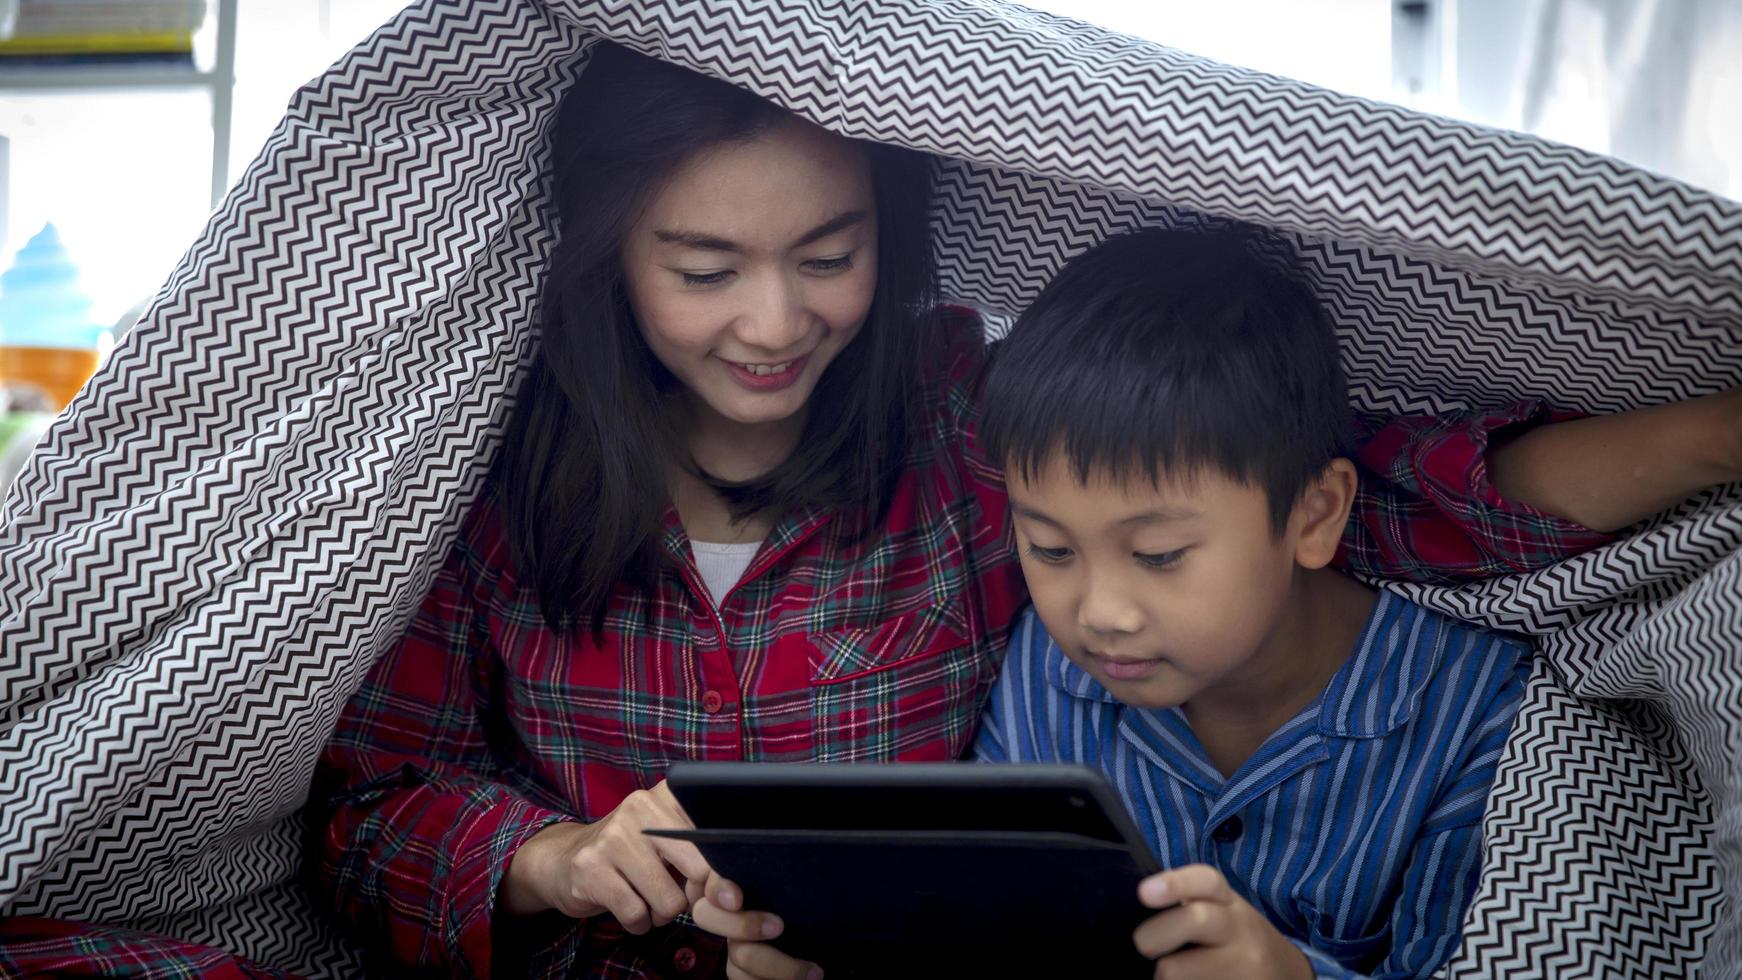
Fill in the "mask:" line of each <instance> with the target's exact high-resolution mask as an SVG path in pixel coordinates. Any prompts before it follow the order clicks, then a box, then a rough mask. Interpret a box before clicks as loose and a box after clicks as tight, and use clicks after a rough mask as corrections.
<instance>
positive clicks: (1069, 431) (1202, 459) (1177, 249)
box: [980, 225, 1351, 533]
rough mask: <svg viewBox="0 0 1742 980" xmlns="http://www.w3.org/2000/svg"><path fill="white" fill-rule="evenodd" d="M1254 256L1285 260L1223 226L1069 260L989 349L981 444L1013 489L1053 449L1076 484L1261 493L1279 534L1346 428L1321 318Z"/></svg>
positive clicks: (1113, 246)
mask: <svg viewBox="0 0 1742 980" xmlns="http://www.w3.org/2000/svg"><path fill="white" fill-rule="evenodd" d="M1255 248H1256V249H1261V250H1262V251H1263V252H1264V253H1267V254H1270V255H1283V256H1288V257H1290V258H1292V253H1291V252H1290V251H1289V249H1288V248H1287V246H1286V245H1284V244H1283V243H1282V242H1280V241H1279V240H1277V239H1275V238H1274V237H1272V236H1267V235H1265V234H1264V233H1262V232H1260V231H1258V230H1257V229H1254V228H1251V227H1248V226H1241V225H1235V226H1229V227H1224V228H1219V229H1211V230H1203V231H1188V230H1184V229H1151V230H1147V231H1140V232H1135V233H1133V234H1129V235H1123V236H1121V237H1118V238H1112V239H1108V240H1107V241H1105V242H1103V243H1101V244H1100V245H1097V246H1096V247H1094V248H1092V249H1090V250H1089V251H1087V252H1085V253H1083V254H1082V255H1080V256H1078V257H1077V258H1075V259H1073V260H1071V261H1070V262H1069V263H1067V264H1066V265H1065V267H1064V268H1063V269H1062V270H1060V271H1059V274H1058V276H1057V277H1056V278H1054V279H1053V281H1052V282H1051V283H1049V284H1048V285H1047V287H1046V289H1045V290H1043V291H1042V292H1041V294H1040V296H1039V298H1037V299H1036V300H1035V301H1034V304H1033V305H1032V306H1030V307H1029V308H1028V310H1027V312H1025V313H1023V314H1022V316H1021V317H1020V318H1019V319H1018V320H1017V321H1016V325H1015V327H1013V328H1012V329H1011V331H1010V334H1009V336H1008V337H1006V338H1005V339H1004V340H1003V341H1002V342H1000V343H999V344H998V345H996V347H994V348H993V354H992V361H991V364H990V366H989V367H988V369H987V373H986V378H985V386H984V390H983V392H982V406H983V416H982V419H981V423H980V441H981V444H982V445H983V446H984V447H985V448H986V450H987V451H988V452H989V453H990V454H991V456H992V458H993V459H994V460H996V461H998V462H1000V463H1003V464H1004V465H1006V466H1009V467H1013V468H1015V469H1016V470H1017V471H1018V472H1019V473H1021V474H1022V475H1023V476H1024V477H1025V478H1032V477H1033V476H1034V475H1035V474H1036V473H1037V472H1038V471H1039V470H1040V469H1041V468H1043V467H1044V466H1045V465H1046V464H1047V462H1048V461H1049V460H1050V459H1051V457H1052V454H1053V453H1055V452H1057V451H1059V450H1061V449H1062V450H1063V451H1064V452H1065V453H1066V458H1067V459H1068V460H1069V462H1070V464H1071V466H1072V467H1073V468H1074V470H1075V472H1076V475H1077V478H1078V479H1080V480H1083V481H1085V482H1087V481H1088V479H1089V476H1090V474H1091V473H1096V474H1097V475H1100V474H1105V475H1107V476H1110V477H1111V478H1113V479H1114V480H1118V481H1124V480H1128V479H1132V478H1135V477H1136V476H1138V475H1139V474H1142V475H1143V476H1145V477H1147V478H1148V479H1149V480H1150V482H1152V483H1154V482H1158V481H1159V480H1160V478H1161V477H1162V475H1163V474H1164V473H1165V474H1167V475H1169V476H1170V477H1177V476H1186V477H1189V476H1190V475H1191V474H1194V473H1197V472H1199V471H1201V470H1203V469H1205V468H1208V469H1211V470H1214V471H1216V472H1219V473H1222V474H1224V475H1226V476H1227V477H1229V478H1231V479H1234V480H1237V481H1239V482H1241V483H1243V484H1246V485H1247V486H1253V487H1258V488H1260V489H1262V490H1264V492H1265V493H1266V494H1267V495H1268V497H1269V500H1270V523H1271V528H1272V530H1273V531H1274V532H1275V533H1281V532H1282V530H1283V529H1284V528H1286V527H1287V525H1288V518H1289V514H1290V513H1291V511H1292V510H1293V508H1294V504H1295V502H1296V501H1297V500H1298V499H1299V498H1300V495H1301V493H1302V491H1303V490H1305V488H1306V487H1307V485H1308V482H1309V481H1310V480H1312V479H1313V478H1314V477H1316V476H1317V475H1318V474H1319V473H1321V472H1322V471H1323V470H1324V467H1325V466H1326V465H1327V464H1328V463H1330V461H1331V460H1332V459H1334V458H1336V457H1338V456H1345V455H1348V450H1349V443H1348V440H1349V431H1350V424H1351V420H1350V414H1349V405H1348V394H1347V391H1346V390H1345V388H1344V383H1343V372H1342V368H1341V366H1340V365H1339V363H1338V353H1337V338H1336V334H1335V332H1334V331H1333V330H1332V328H1331V324H1330V321H1329V318H1328V317H1327V316H1326V315H1325V312H1324V310H1323V308H1322V307H1321V306H1320V305H1319V303H1318V301H1317V300H1316V299H1315V298H1314V296H1313V294H1312V292H1311V291H1310V290H1308V289H1307V287H1306V286H1304V285H1302V284H1301V283H1300V282H1298V281H1296V280H1295V279H1293V278H1291V277H1290V276H1289V275H1287V274H1285V273H1283V272H1281V271H1278V270H1277V269H1276V268H1274V267H1273V266H1272V265H1269V264H1266V263H1265V262H1264V261H1261V260H1260V259H1258V258H1256V257H1254V249H1255Z"/></svg>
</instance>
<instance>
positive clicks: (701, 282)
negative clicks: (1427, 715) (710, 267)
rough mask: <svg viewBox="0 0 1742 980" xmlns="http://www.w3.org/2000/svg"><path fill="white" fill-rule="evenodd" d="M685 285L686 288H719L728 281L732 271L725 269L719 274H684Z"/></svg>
mask: <svg viewBox="0 0 1742 980" xmlns="http://www.w3.org/2000/svg"><path fill="white" fill-rule="evenodd" d="M680 274H681V275H682V276H683V284H684V285H686V286H718V285H719V284H720V283H723V282H725V281H726V278H727V277H728V276H730V275H731V274H732V270H730V269H723V270H721V271H719V272H684V273H680Z"/></svg>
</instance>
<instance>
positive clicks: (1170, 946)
mask: <svg viewBox="0 0 1742 980" xmlns="http://www.w3.org/2000/svg"><path fill="white" fill-rule="evenodd" d="M1137 897H1138V899H1139V900H1140V901H1142V902H1143V904H1144V905H1145V906H1146V907H1148V908H1152V909H1163V911H1162V912H1160V913H1159V914H1157V915H1155V916H1153V917H1152V918H1150V919H1148V920H1147V921H1145V922H1144V923H1143V924H1142V925H1140V926H1138V927H1137V932H1136V933H1134V934H1133V936H1132V938H1133V939H1134V940H1136V942H1137V951H1138V952H1140V953H1142V954H1143V955H1144V956H1147V957H1149V958H1150V959H1153V960H1155V977H1156V980H1200V978H1201V980H1222V978H1225V977H1242V978H1246V980H1297V978H1298V980H1312V976H1313V968H1312V964H1311V963H1309V962H1308V961H1307V958H1306V954H1305V953H1302V952H1301V951H1300V950H1299V949H1297V948H1296V947H1295V945H1294V944H1293V943H1291V942H1289V941H1288V940H1287V939H1286V938H1284V937H1283V935H1282V933H1280V932H1277V931H1276V927H1275V926H1273V925H1271V924H1270V920H1268V919H1266V918H1265V917H1264V913H1262V912H1260V911H1258V910H1257V909H1255V908H1253V907H1252V905H1251V904H1250V903H1248V902H1247V901H1246V900H1245V899H1243V898H1241V897H1240V896H1239V895H1238V894H1237V893H1236V892H1235V891H1234V889H1232V888H1230V887H1229V886H1228V880H1227V879H1226V878H1223V877H1222V873H1221V872H1220V871H1217V870H1216V869H1215V868H1212V867H1210V866H1209V865H1207V864H1192V865H1187V866H1186V867H1183V868H1175V869H1174V870H1172V871H1163V872H1162V873H1161V874H1158V875H1151V876H1150V877H1148V878H1145V879H1144V880H1143V883H1142V884H1141V885H1139V886H1137ZM1188 944H1190V946H1191V947H1192V948H1190V949H1185V948H1183V947H1185V946H1187V945H1188Z"/></svg>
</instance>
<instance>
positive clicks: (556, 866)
mask: <svg viewBox="0 0 1742 980" xmlns="http://www.w3.org/2000/svg"><path fill="white" fill-rule="evenodd" d="M691 826H693V825H692V824H691V823H690V819H689V817H688V816H686V815H685V814H684V812H683V809H682V808H681V807H679V806H678V805H677V800H675V799H673V798H672V795H671V790H669V789H667V788H666V786H665V783H663V782H662V783H660V784H659V785H658V786H655V787H653V788H652V789H645V790H639V791H637V792H634V793H631V794H629V796H628V797H626V798H625V799H624V800H623V802H622V803H620V804H618V806H617V808H616V809H615V810H612V811H611V812H610V813H608V814H606V815H605V817H604V818H603V819H601V820H596V821H594V822H593V823H590V824H581V823H558V824H552V825H550V826H549V827H546V828H545V829H543V830H541V831H539V832H538V833H537V834H534V835H533V836H532V837H531V838H529V839H528V840H527V841H526V843H524V844H522V845H521V846H520V849H519V850H518V851H515V852H514V857H513V859H512V860H511V861H509V863H508V874H507V876H506V878H504V880H503V882H502V908H503V909H504V910H505V911H507V912H509V913H510V914H514V915H530V914H532V913H535V912H543V911H546V910H548V909H556V910H557V911H559V912H561V913H563V914H564V915H567V916H571V917H573V918H577V919H584V918H587V917H589V916H594V915H599V914H601V913H605V912H609V913H610V914H611V915H614V916H616V918H617V921H618V922H619V923H620V924H622V926H623V928H624V929H626V930H628V931H630V932H633V933H637V934H639V933H644V932H646V931H647V930H649V929H651V928H653V927H654V926H662V925H665V924H666V923H667V922H670V921H671V920H673V919H675V918H677V917H678V916H679V915H681V914H683V913H684V912H686V911H688V910H689V908H690V904H691V903H692V902H693V901H694V900H695V899H697V898H700V897H701V894H702V885H703V884H704V883H705V882H706V881H707V879H708V862H707V861H706V860H704V859H703V858H702V854H701V852H700V851H698V850H696V846H695V845H694V844H691V843H690V842H688V841H680V840H670V839H668V838H664V837H648V836H647V835H645V834H643V833H642V831H643V830H648V829H654V828H658V829H665V830H679V829H687V828H689V827H691ZM680 882H682V884H680Z"/></svg>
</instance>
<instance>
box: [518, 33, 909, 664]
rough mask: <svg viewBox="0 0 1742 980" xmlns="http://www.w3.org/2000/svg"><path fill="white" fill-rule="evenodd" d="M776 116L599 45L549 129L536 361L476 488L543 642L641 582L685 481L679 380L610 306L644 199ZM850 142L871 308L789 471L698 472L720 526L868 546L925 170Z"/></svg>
mask: <svg viewBox="0 0 1742 980" xmlns="http://www.w3.org/2000/svg"><path fill="white" fill-rule="evenodd" d="M787 118H789V116H788V113H787V112H786V111H785V110H783V109H781V108H779V107H778V106H775V105H774V104H773V103H770V102H768V101H766V100H764V99H761V98H758V97H757V96H754V95H751V94H750V93H748V92H745V91H743V90H741V89H737V88H734V87H733V86H731V85H729V84H727V83H725V82H721V81H716V80H714V79H710V78H707V77H704V76H702V75H698V74H695V73H694V72H690V71H687V70H685V69H682V68H678V67H675V66H673V65H668V64H665V63H663V62H660V61H656V60H654V59H652V58H648V57H644V56H642V55H639V54H635V53H634V52H631V51H629V50H628V49H625V48H622V47H619V46H616V45H613V44H610V43H606V42H600V43H599V44H598V45H597V46H595V47H594V48H593V50H592V56H591V58H590V60H589V61H588V63H587V66H586V68H585V69H584V71H583V72H582V74H581V76H580V78H579V80H578V81H577V82H576V84H575V86H574V88H573V89H572V90H571V91H570V92H569V94H568V95H567V96H566V97H565V99H564V100H563V104H562V106H561V108H560V110H559V111H558V113H557V119H556V124H555V126H554V128H553V130H552V132H551V134H550V146H551V155H552V161H553V165H554V168H555V185H554V188H553V191H554V195H555V200H556V209H557V218H558V222H559V227H560V232H559V238H558V242H557V245H556V248H555V250H554V252H553V254H552V256H551V261H550V269H549V272H548V274H547V277H546V279H545V284H544V289H543V293H542V295H541V297H540V305H539V313H538V316H539V333H540V348H539V350H538V352H537V353H536V354H535V356H534V358H533V361H532V363H531V365H530V366H529V371H528V374H527V377H526V380H525V381H524V383H523V385H522V387H521V390H520V394H519V397H518V399H517V401H516V404H515V407H514V414H513V417H512V419H511V420H510V422H509V426H508V431H507V434H506V440H505V444H504V446H503V451H502V458H501V460H500V461H499V463H498V467H497V470H496V473H495V484H496V487H495V492H496V495H497V503H498V506H499V508H500V511H501V514H502V519H503V521H504V524H505V527H506V530H507V534H508V540H509V543H510V547H511V550H512V553H513V557H514V560H515V562H516V564H517V566H518V568H519V570H520V574H521V577H522V581H523V582H530V583H531V585H532V586H533V588H534V589H535V591H536V592H537V595H538V601H539V606H540V609H541V611H542V613H543V615H544V619H545V622H546V623H547V624H548V625H549V626H550V628H551V629H553V630H558V631H563V630H567V629H572V628H574V627H575V625H576V624H578V623H580V622H583V621H586V622H590V624H591V627H592V629H593V630H594V631H598V630H600V629H601V628H602V626H603V623H604V615H605V610H606V608H607V604H608V602H609V599H610V597H611V594H612V592H613V591H614V590H615V589H616V588H617V587H618V585H619V584H620V583H628V584H631V585H637V586H641V587H646V586H647V585H649V584H650V583H651V582H652V581H653V579H654V578H655V577H656V576H657V574H658V573H659V567H660V563H661V560H662V559H661V557H660V554H661V552H660V527H661V519H662V517H663V515H664V509H665V507H666V505H667V501H668V500H669V495H668V493H667V492H666V491H665V488H666V487H667V485H668V475H667V474H668V471H667V466H668V464H669V463H671V462H672V461H676V462H677V463H679V464H680V465H685V466H689V467H691V468H692V469H695V468H696V467H695V464H694V462H693V460H691V459H690V457H689V450H688V448H687V446H686V445H685V444H684V443H683V441H682V439H681V437H680V433H679V432H677V431H676V430H675V428H674V427H673V425H672V424H671V422H670V418H671V414H672V413H671V412H670V411H668V404H667V403H668V401H669V399H670V396H672V395H673V394H674V393H676V392H677V391H678V390H679V382H678V381H677V380H676V379H675V378H674V377H673V376H672V375H671V374H670V372H669V371H667V370H666V369H665V368H664V366H663V365H662V364H660V362H659V360H658V359H657V358H656V357H655V356H654V354H653V352H652V351H651V350H650V349H649V348H648V346H647V342H646V340H645V339H644V338H643V337H642V335H641V330H640V328H639V327H638V326H637V325H636V323H635V320H634V316H633V313H632V311H631V310H630V307H629V302H628V299H627V292H626V290H625V287H624V283H623V275H622V261H621V254H620V247H621V244H622V242H623V239H624V237H625V235H626V234H627V232H628V231H629V229H630V228H631V227H632V226H633V224H634V222H635V221H636V219H637V217H638V215H639V212H640V209H641V208H642V206H643V205H644V204H645V202H646V201H647V199H648V197H649V192H650V191H652V190H654V189H655V188H657V186H658V185H659V182H660V181H661V180H663V179H664V178H665V177H666V176H667V175H669V174H670V173H671V172H672V171H673V170H675V169H676V167H677V166H678V165H679V164H680V163H682V162H683V161H684V160H685V159H686V158H688V157H689V156H690V155H691V154H692V153H695V152H696V151H698V150H701V149H703V148H705V147H708V146H712V145H715V144H718V143H727V142H736V141H748V140H752V139H755V138H756V137H758V136H759V135H761V134H762V133H764V132H766V131H767V130H768V129H770V128H771V127H773V126H774V125H775V124H777V123H779V122H781V121H782V120H785V119H787ZM861 145H862V147H863V149H864V152H865V153H866V154H867V156H868V158H869V161H870V167H871V174H872V187H873V193H874V194H875V195H876V200H877V204H876V218H877V284H876V289H875V292H874V294H873V298H872V303H871V309H870V312H869V314H868V315H867V317H866V321H865V325H864V327H863V328H862V329H861V330H860V331H859V333H858V335H857V336H856V337H855V338H854V339H853V340H852V342H851V343H849V344H848V345H847V346H846V348H845V349H843V350H842V351H841V353H840V354H839V355H837V356H836V358H835V359H834V361H833V362H832V363H831V364H830V365H829V367H828V369H827V370H826V371H825V372H824V374H823V376H822V377H821V378H820V379H819V380H818V382H817V386H816V389H815V391H814V393H813V394H812V395H811V400H810V404H809V407H808V418H807V420H806V426H805V430H804V433H803V435H802V437H801V438H800V440H799V444H798V448H797V449H796V450H795V451H794V453H793V455H792V456H791V457H790V458H789V459H787V460H786V461H785V462H784V463H782V464H781V465H780V466H778V467H777V468H775V469H774V470H773V471H772V472H770V473H768V474H766V475H764V476H763V477H761V478H759V479H756V480H753V481H750V482H747V483H737V484H729V483H724V482H721V481H718V480H713V479H711V478H709V477H708V476H707V474H705V473H704V474H702V476H703V478H704V479H707V480H708V481H709V482H710V483H711V484H712V485H713V486H714V487H715V488H716V489H717V490H719V491H720V492H721V493H722V494H723V495H724V496H725V498H726V500H727V502H728V503H729V504H730V505H731V507H732V509H733V512H734V513H735V514H737V515H739V516H747V515H750V514H754V513H760V512H763V511H772V512H775V513H781V512H785V511H787V510H790V509H794V508H798V507H801V506H812V507H819V508H827V509H832V510H836V511H838V512H840V513H842V514H843V515H845V519H846V520H847V521H848V522H850V524H851V526H852V528H854V529H855V531H856V533H860V534H863V533H867V532H869V531H870V530H872V529H873V528H875V527H876V526H877V525H879V524H881V523H882V521H883V518H884V517H885V515H886V513H887V510H888V506H889V499H890V497H891V495H892V494H893V492H894V486H895V481H896V479H897V477H898V476H899V475H900V473H901V468H902V465H903V463H904V459H905V456H906V454H907V445H908V437H909V432H910V426H912V425H913V423H914V416H915V413H916V408H915V405H916V403H917V398H918V393H917V390H916V389H917V387H918V380H919V376H920V367H921V355H922V351H923V347H922V341H923V338H924V335H925V331H926V330H927V329H928V328H929V324H930V320H931V318H932V317H933V316H934V308H935V306H936V302H935V296H934V287H933V279H934V277H933V271H932V264H931V246H930V240H929V235H928V231H927V207H928V199H929V196H930V184H931V161H930V158H928V157H926V156H924V155H922V154H919V153H914V152H912V151H907V150H901V149H897V148H894V147H887V146H881V145H877V144H861ZM697 471H698V472H700V471H699V469H698V470H697Z"/></svg>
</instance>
